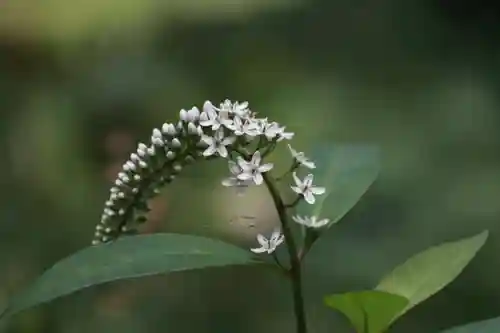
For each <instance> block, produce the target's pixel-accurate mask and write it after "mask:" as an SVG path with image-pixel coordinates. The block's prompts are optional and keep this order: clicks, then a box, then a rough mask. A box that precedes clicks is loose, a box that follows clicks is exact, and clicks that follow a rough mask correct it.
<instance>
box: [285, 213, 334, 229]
mask: <svg viewBox="0 0 500 333" xmlns="http://www.w3.org/2000/svg"><path fill="white" fill-rule="evenodd" d="M292 219H293V220H294V221H295V222H297V223H299V224H302V225H305V226H306V227H310V228H321V227H323V226H325V225H327V224H328V222H330V220H329V219H322V220H318V218H317V217H316V216H304V217H301V216H299V215H295V216H292Z"/></svg>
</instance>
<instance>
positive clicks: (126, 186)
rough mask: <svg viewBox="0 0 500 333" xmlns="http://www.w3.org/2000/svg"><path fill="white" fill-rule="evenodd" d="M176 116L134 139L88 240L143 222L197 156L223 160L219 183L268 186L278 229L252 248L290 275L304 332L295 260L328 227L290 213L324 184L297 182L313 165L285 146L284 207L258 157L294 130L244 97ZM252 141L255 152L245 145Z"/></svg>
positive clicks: (96, 241) (310, 179)
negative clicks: (282, 249)
mask: <svg viewBox="0 0 500 333" xmlns="http://www.w3.org/2000/svg"><path fill="white" fill-rule="evenodd" d="M179 116H180V120H179V121H178V122H177V123H164V124H163V125H162V126H161V129H158V128H157V129H153V131H152V135H151V140H150V143H149V145H146V144H144V143H139V144H138V146H137V150H136V151H135V152H134V153H132V154H131V155H130V158H129V159H128V160H127V161H126V162H125V163H124V165H123V168H122V170H121V171H120V172H119V173H118V176H117V179H116V181H115V183H114V186H113V187H112V188H111V190H110V196H109V199H108V200H107V201H106V204H105V208H104V210H103V214H102V216H101V221H100V222H99V224H98V225H97V226H96V231H95V235H94V240H93V242H92V243H93V244H100V243H106V242H110V241H113V240H115V239H117V238H119V237H121V236H122V235H127V234H131V233H134V232H137V230H136V226H137V225H138V224H139V223H144V222H145V221H146V214H147V212H148V211H149V209H148V205H147V201H148V200H149V199H151V198H152V197H154V196H155V195H157V194H158V193H159V191H160V189H161V188H162V187H163V186H164V185H165V184H167V183H170V182H171V181H173V180H174V179H175V178H176V176H177V175H178V174H179V173H180V172H181V171H182V170H183V169H184V167H186V166H188V165H190V164H192V162H194V161H195V160H201V159H203V160H209V159H215V158H222V159H226V160H227V161H228V168H229V172H230V176H229V177H228V178H226V179H224V180H223V181H222V185H223V186H226V187H233V188H236V189H237V195H242V194H244V190H245V188H247V187H248V186H254V185H255V186H259V185H262V184H265V185H266V187H267V189H268V190H269V193H270V195H271V197H272V200H273V202H274V205H275V207H276V209H277V211H278V215H279V219H280V224H281V227H280V228H276V229H275V230H274V231H273V232H272V233H271V235H269V236H264V235H262V234H258V235H257V242H258V243H259V247H256V248H251V249H250V251H252V252H254V253H256V254H263V255H265V254H267V255H271V256H272V258H273V259H274V262H275V264H272V265H271V267H273V268H275V269H278V270H280V271H281V272H282V273H283V274H284V275H285V276H287V277H288V278H290V281H291V285H292V294H293V304H294V305H293V307H294V313H295V319H296V325H297V333H307V322H306V313H305V308H304V297H303V291H302V275H301V260H302V258H303V256H304V255H305V254H306V253H307V251H308V250H309V249H310V247H311V246H312V244H313V243H314V241H315V240H316V239H317V237H319V232H316V231H315V229H319V228H321V227H323V226H324V225H326V224H327V223H328V220H327V219H319V218H317V217H315V216H312V217H307V216H305V217H302V216H294V217H293V218H292V219H289V216H290V212H289V211H290V210H292V208H294V207H295V206H296V205H297V204H298V203H299V202H301V201H305V202H306V203H308V204H314V203H315V202H316V198H315V196H317V195H322V194H324V193H325V188H323V187H320V186H315V185H313V177H314V176H313V174H310V173H309V174H307V175H306V176H305V178H303V179H301V178H299V176H298V175H297V172H298V171H299V170H298V168H299V167H304V168H307V169H314V168H316V165H315V163H314V162H313V161H311V160H309V159H308V158H307V157H306V156H305V154H304V153H303V152H299V151H296V150H295V149H293V148H292V147H291V146H290V145H288V148H289V150H290V153H291V156H292V158H293V162H292V164H291V167H290V169H289V170H288V172H287V173H285V175H284V176H286V175H287V174H288V173H292V175H293V181H294V184H291V185H290V187H289V188H290V189H291V190H292V191H293V192H294V193H295V194H296V198H295V200H294V201H293V202H291V203H289V204H285V203H284V201H283V199H282V196H281V195H280V191H279V190H278V187H277V185H276V183H277V182H278V181H279V180H281V178H282V177H280V178H278V179H274V178H272V177H271V176H270V175H269V171H271V169H273V167H274V165H273V163H265V161H264V159H265V158H266V157H267V156H268V155H270V154H271V153H272V152H273V151H274V149H275V148H276V146H277V144H278V143H280V142H281V141H283V140H291V139H292V138H293V136H294V133H293V132H286V131H285V127H284V126H281V125H280V124H278V123H277V122H274V121H273V122H271V121H268V119H267V118H257V117H256V113H255V112H253V111H251V110H250V109H249V108H248V103H247V102H243V103H238V102H231V101H229V100H226V101H224V102H223V103H221V104H220V106H219V107H216V106H214V105H213V104H212V103H211V102H209V101H206V102H205V103H204V104H203V107H202V111H200V110H199V109H198V108H197V107H196V106H194V107H192V108H191V109H190V110H188V111H186V110H181V111H180V112H179ZM251 143H256V145H250V144H251ZM252 146H254V149H251V148H250V147H252ZM284 176H283V177H284ZM292 220H293V222H292ZM294 222H296V223H298V224H300V225H302V226H303V227H304V228H306V237H305V238H304V240H303V244H302V247H301V249H300V250H299V249H298V246H297V245H296V243H295V240H294V238H293V234H292V228H291V223H294ZM282 243H285V245H286V248H287V251H288V257H289V260H290V264H289V265H282V264H281V263H280V261H279V260H278V257H277V255H276V253H275V250H276V248H277V247H278V246H280V245H281V244H282ZM286 266H288V267H289V268H288V267H286Z"/></svg>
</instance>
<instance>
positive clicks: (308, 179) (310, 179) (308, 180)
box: [302, 173, 314, 187]
mask: <svg viewBox="0 0 500 333" xmlns="http://www.w3.org/2000/svg"><path fill="white" fill-rule="evenodd" d="M313 179H314V176H313V174H312V173H310V174H308V175H307V176H306V178H304V180H303V183H302V184H304V186H305V187H310V186H311V185H312V182H313Z"/></svg>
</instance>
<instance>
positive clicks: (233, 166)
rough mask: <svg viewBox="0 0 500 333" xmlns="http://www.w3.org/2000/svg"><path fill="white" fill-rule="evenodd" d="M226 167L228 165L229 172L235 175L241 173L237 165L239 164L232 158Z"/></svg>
mask: <svg viewBox="0 0 500 333" xmlns="http://www.w3.org/2000/svg"><path fill="white" fill-rule="evenodd" d="M228 167H229V172H231V174H233V175H235V176H236V175H239V174H240V173H241V168H240V167H239V165H238V164H237V163H236V162H234V161H232V160H229V161H228Z"/></svg>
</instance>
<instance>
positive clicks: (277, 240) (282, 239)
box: [274, 235, 285, 249]
mask: <svg viewBox="0 0 500 333" xmlns="http://www.w3.org/2000/svg"><path fill="white" fill-rule="evenodd" d="M284 240H285V236H284V235H280V236H279V237H278V238H277V239H276V240H275V241H274V248H275V249H276V248H277V247H278V246H280V245H281V243H283V241H284Z"/></svg>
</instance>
